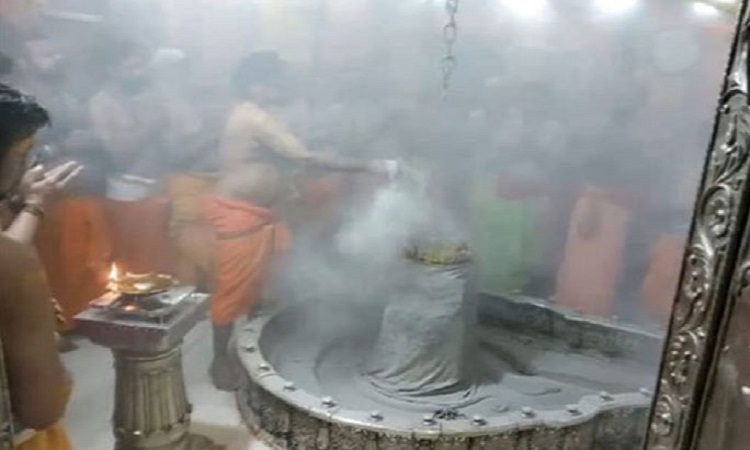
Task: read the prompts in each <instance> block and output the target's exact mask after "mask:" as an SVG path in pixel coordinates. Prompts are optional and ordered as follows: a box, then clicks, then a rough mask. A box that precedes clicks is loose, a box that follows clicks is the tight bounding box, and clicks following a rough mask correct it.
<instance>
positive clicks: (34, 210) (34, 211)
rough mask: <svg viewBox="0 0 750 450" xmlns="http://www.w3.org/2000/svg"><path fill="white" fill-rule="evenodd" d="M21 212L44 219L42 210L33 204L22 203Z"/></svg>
mask: <svg viewBox="0 0 750 450" xmlns="http://www.w3.org/2000/svg"><path fill="white" fill-rule="evenodd" d="M21 211H22V212H26V213H29V214H31V215H32V216H36V217H38V218H40V219H41V218H43V217H44V209H43V208H42V207H41V206H40V205H37V204H34V203H24V204H23V208H21Z"/></svg>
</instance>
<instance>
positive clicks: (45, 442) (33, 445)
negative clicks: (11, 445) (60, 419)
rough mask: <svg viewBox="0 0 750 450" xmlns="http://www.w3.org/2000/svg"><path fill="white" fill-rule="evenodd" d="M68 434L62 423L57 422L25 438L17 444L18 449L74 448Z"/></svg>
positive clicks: (49, 449) (69, 449) (47, 449)
mask: <svg viewBox="0 0 750 450" xmlns="http://www.w3.org/2000/svg"><path fill="white" fill-rule="evenodd" d="M72 449H73V446H72V445H70V441H69V440H68V434H67V433H66V432H65V428H64V427H63V426H62V425H61V424H57V425H55V426H53V427H50V428H47V429H46V430H41V431H36V432H34V434H33V435H32V436H31V437H29V438H27V439H23V440H22V441H21V443H20V444H18V445H17V446H16V450H72Z"/></svg>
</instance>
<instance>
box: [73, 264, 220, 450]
mask: <svg viewBox="0 0 750 450" xmlns="http://www.w3.org/2000/svg"><path fill="white" fill-rule="evenodd" d="M205 301H206V296H205V295H203V294H198V293H196V292H195V288H193V287H192V286H180V285H179V283H178V282H177V280H175V279H174V278H173V277H171V276H169V275H165V274H141V275H138V274H129V273H126V274H122V275H120V274H119V272H118V270H117V267H116V266H114V265H113V267H112V271H111V273H110V276H109V285H108V287H107V292H106V293H105V294H104V295H102V296H101V297H99V298H97V299H95V300H93V301H92V302H91V307H90V308H89V309H87V310H86V311H84V312H82V313H81V314H79V315H78V316H77V317H76V323H77V327H78V330H79V332H80V333H81V334H82V335H84V336H86V337H88V338H89V339H91V340H92V341H93V342H94V343H96V344H99V345H102V346H104V347H107V348H109V349H111V350H112V353H113V355H114V358H115V411H114V415H113V419H112V425H113V433H114V435H115V441H116V446H115V448H116V449H117V450H146V449H148V450H173V449H174V450H213V449H217V448H218V447H217V446H216V445H215V444H213V443H212V442H211V441H210V440H209V439H207V438H205V437H203V436H197V435H192V434H190V433H189V429H190V410H191V407H190V404H189V402H188V399H187V393H186V391H185V382H184V379H183V372H182V352H181V349H180V344H181V343H182V339H183V338H184V337H185V335H186V334H187V333H188V332H189V331H190V330H192V329H193V327H194V326H195V325H196V324H197V323H198V321H199V320H200V318H201V316H202V314H203V308H204V303H205Z"/></svg>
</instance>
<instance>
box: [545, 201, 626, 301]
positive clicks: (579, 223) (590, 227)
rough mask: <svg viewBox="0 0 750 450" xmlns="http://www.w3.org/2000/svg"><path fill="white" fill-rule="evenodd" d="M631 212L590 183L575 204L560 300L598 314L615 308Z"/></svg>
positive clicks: (561, 274) (559, 284)
mask: <svg viewBox="0 0 750 450" xmlns="http://www.w3.org/2000/svg"><path fill="white" fill-rule="evenodd" d="M629 219H630V212H629V211H628V209H626V208H625V207H624V206H623V205H622V204H621V202H618V201H616V199H614V198H613V197H612V196H611V195H607V193H605V192H604V191H602V190H599V189H596V188H593V187H586V188H585V189H584V192H583V193H582V195H581V196H580V197H579V199H578V201H577V202H576V205H575V207H574V208H573V214H572V217H571V221H570V229H569V230H568V241H567V245H566V248H565V257H564V259H563V263H562V265H561V267H560V271H559V272H558V276H557V289H556V294H555V299H556V302H557V303H559V304H561V305H564V306H567V307H569V308H572V309H575V310H577V311H580V312H583V313H586V314H593V315H598V316H608V315H611V314H613V312H614V302H615V297H616V291H617V285H618V282H619V280H620V275H621V271H622V265H623V256H624V255H623V252H624V248H625V239H626V233H627V224H628V221H629Z"/></svg>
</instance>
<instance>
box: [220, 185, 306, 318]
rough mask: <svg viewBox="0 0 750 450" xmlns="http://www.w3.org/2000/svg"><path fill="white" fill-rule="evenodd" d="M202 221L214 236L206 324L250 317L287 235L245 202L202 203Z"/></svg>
mask: <svg viewBox="0 0 750 450" xmlns="http://www.w3.org/2000/svg"><path fill="white" fill-rule="evenodd" d="M206 217H207V218H208V220H209V221H210V222H211V224H212V226H213V228H214V231H215V233H216V252H215V258H216V259H215V270H216V278H215V289H214V295H213V296H212V297H211V321H212V322H213V324H214V325H216V326H225V325H230V324H232V323H234V322H235V321H236V320H237V319H239V318H241V317H242V316H244V315H247V314H248V313H249V312H250V310H251V308H252V307H253V305H254V304H255V303H256V302H257V300H258V299H259V298H260V296H261V294H262V292H263V288H264V287H265V283H266V282H267V281H268V277H269V275H270V270H271V265H272V263H273V260H274V257H275V256H276V255H278V254H279V253H280V252H282V251H285V250H287V249H288V248H289V244H290V242H291V235H290V233H289V229H288V228H287V226H286V225H285V224H284V223H283V222H281V221H279V220H278V219H277V218H276V216H275V215H274V214H273V212H272V211H270V210H269V209H267V208H263V207H259V206H255V205H252V204H250V203H248V202H245V201H240V200H232V199H228V198H223V197H216V196H214V197H212V198H210V199H209V200H208V201H207V204H206Z"/></svg>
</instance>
